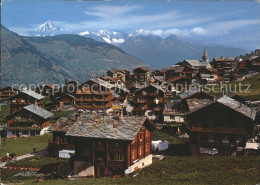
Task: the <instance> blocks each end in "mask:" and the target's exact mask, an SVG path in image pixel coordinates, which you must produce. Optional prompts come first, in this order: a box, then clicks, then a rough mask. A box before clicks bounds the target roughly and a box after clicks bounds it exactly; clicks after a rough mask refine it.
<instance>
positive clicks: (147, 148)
mask: <svg viewBox="0 0 260 185" xmlns="http://www.w3.org/2000/svg"><path fill="white" fill-rule="evenodd" d="M149 149H150V145H149V143H146V148H145V151H146V152H149Z"/></svg>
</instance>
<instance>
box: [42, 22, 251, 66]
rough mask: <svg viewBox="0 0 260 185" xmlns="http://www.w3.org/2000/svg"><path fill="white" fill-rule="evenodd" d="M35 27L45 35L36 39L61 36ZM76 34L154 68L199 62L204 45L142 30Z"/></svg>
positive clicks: (221, 52)
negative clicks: (102, 43) (111, 47)
mask: <svg viewBox="0 0 260 185" xmlns="http://www.w3.org/2000/svg"><path fill="white" fill-rule="evenodd" d="M39 27H41V30H43V28H45V30H47V31H45V32H42V31H41V32H38V33H37V34H38V35H39V34H41V35H45V34H47V33H49V34H51V35H53V34H54V33H56V34H57V33H62V29H60V28H59V27H57V26H55V24H54V23H52V22H51V21H47V22H45V23H43V24H42V25H40V26H39ZM39 27H38V28H39ZM57 30H58V31H57ZM78 34H79V35H81V36H84V37H87V38H92V39H94V40H96V41H99V42H106V43H109V44H113V45H115V46H118V47H120V48H121V49H122V50H124V51H125V52H126V53H129V54H131V55H133V56H135V57H137V58H139V59H140V60H142V61H144V62H146V63H149V64H151V65H152V66H154V67H156V68H162V67H166V66H171V65H173V64H175V63H177V62H180V61H183V60H185V59H198V60H199V59H201V57H202V54H203V50H204V48H205V45H203V44H198V43H193V42H189V41H185V40H183V39H180V38H179V37H177V36H175V35H170V36H168V37H166V38H162V37H159V36H155V35H153V33H152V31H150V30H144V29H140V30H136V31H134V32H129V33H125V32H118V31H109V30H96V31H89V30H85V31H82V32H80V33H78ZM207 50H208V55H209V57H210V59H213V58H214V57H220V56H224V57H236V56H239V55H241V54H245V53H247V52H248V51H246V50H244V49H240V48H231V47H223V46H207Z"/></svg>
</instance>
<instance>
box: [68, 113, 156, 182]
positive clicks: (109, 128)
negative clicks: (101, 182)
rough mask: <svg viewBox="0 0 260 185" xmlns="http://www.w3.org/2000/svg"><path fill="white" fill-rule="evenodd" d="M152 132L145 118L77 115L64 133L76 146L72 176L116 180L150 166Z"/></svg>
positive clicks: (151, 126)
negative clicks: (115, 178) (105, 177)
mask: <svg viewBox="0 0 260 185" xmlns="http://www.w3.org/2000/svg"><path fill="white" fill-rule="evenodd" d="M154 129H155V126H154V125H153V124H152V123H151V122H150V120H149V119H148V118H146V117H123V116H122V113H120V115H119V116H116V117H113V116H108V115H99V114H93V113H92V114H82V115H80V117H79V118H78V119H77V120H76V121H75V122H74V124H73V125H72V126H71V127H70V128H69V129H68V131H67V133H66V136H68V137H70V138H71V140H72V141H73V143H75V157H74V159H75V160H74V174H75V175H76V176H95V177H102V176H111V177H118V176H122V175H124V174H128V173H131V172H133V171H136V170H138V169H140V168H143V167H145V166H147V165H150V164H151V163H152V155H151V131H153V130H154Z"/></svg>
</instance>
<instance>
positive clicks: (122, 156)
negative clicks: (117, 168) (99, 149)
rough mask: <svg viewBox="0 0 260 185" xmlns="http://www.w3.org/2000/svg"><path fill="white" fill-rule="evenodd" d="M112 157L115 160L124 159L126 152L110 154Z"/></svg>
mask: <svg viewBox="0 0 260 185" xmlns="http://www.w3.org/2000/svg"><path fill="white" fill-rule="evenodd" d="M110 159H111V160H113V161H124V154H110Z"/></svg>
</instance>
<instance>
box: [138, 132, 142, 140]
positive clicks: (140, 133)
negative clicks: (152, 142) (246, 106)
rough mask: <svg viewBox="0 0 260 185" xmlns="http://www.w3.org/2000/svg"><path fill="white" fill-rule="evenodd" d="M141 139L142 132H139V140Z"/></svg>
mask: <svg viewBox="0 0 260 185" xmlns="http://www.w3.org/2000/svg"><path fill="white" fill-rule="evenodd" d="M142 139H143V132H142V131H140V132H139V140H140V141H142Z"/></svg>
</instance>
